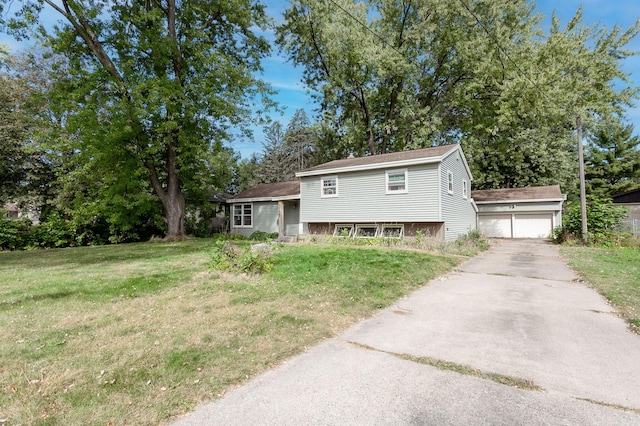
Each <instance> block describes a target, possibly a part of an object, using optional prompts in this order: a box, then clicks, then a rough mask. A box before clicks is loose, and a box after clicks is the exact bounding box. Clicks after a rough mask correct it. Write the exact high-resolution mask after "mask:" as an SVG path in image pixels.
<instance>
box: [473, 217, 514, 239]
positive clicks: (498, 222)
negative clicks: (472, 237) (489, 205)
mask: <svg viewBox="0 0 640 426" xmlns="http://www.w3.org/2000/svg"><path fill="white" fill-rule="evenodd" d="M478 228H480V232H482V233H483V234H485V235H486V236H487V237H491V238H511V215H510V214H490V215H481V216H478Z"/></svg>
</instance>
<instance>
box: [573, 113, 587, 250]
mask: <svg viewBox="0 0 640 426" xmlns="http://www.w3.org/2000/svg"><path fill="white" fill-rule="evenodd" d="M576 128H577V133H578V159H579V161H580V211H581V213H582V243H583V244H587V236H588V229H587V191H586V189H585V182H584V154H583V152H582V119H581V118H580V116H578V117H577V118H576Z"/></svg>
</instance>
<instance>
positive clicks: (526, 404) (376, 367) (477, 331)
mask: <svg viewBox="0 0 640 426" xmlns="http://www.w3.org/2000/svg"><path fill="white" fill-rule="evenodd" d="M575 278H576V277H575V275H574V274H573V273H572V271H571V270H569V268H567V266H566V265H565V263H564V262H563V261H562V259H561V258H560V257H559V255H558V249H557V247H555V246H553V245H551V244H548V243H545V242H542V241H528V240H500V241H495V242H494V244H493V247H492V249H491V250H490V251H488V252H486V253H484V254H483V255H481V256H477V257H475V258H473V259H471V260H470V261H468V262H467V263H465V264H464V265H462V266H461V267H459V268H458V269H457V270H456V271H455V272H452V273H451V274H449V275H447V276H445V277H441V278H440V279H437V280H434V281H432V282H430V283H429V285H427V286H425V287H423V288H422V289H420V290H418V291H416V292H415V293H413V294H411V295H410V296H408V297H406V298H404V299H401V300H399V301H398V302H397V303H395V304H394V305H393V306H391V307H389V308H388V309H386V310H384V311H382V312H380V313H379V314H377V315H376V316H374V317H372V318H370V319H368V320H366V321H363V322H361V323H360V324H358V325H356V326H355V327H353V328H352V329H350V330H349V331H347V332H346V333H344V334H342V335H340V336H339V337H337V338H335V339H331V340H327V341H325V342H323V343H321V344H319V345H317V346H315V347H314V348H312V349H311V350H309V351H308V352H306V353H304V354H302V355H300V356H298V357H295V358H293V359H291V360H289V361H288V362H286V363H284V364H283V365H282V366H280V367H279V368H277V369H274V370H272V371H269V372H267V373H266V374H263V375H261V376H259V377H257V378H256V379H254V380H252V381H250V382H249V383H248V384H246V385H245V386H242V387H240V388H238V389H236V390H234V391H232V392H230V393H228V394H227V395H226V396H225V397H224V398H222V399H221V400H219V401H216V402H213V403H211V404H208V405H205V406H203V407H201V408H200V409H198V410H197V411H196V412H194V413H192V414H190V415H188V416H186V417H183V418H181V419H178V421H177V422H175V425H640V337H639V336H637V335H634V334H632V333H630V332H629V331H628V330H627V327H626V324H625V322H624V321H622V320H621V319H619V318H617V317H616V316H615V313H614V311H613V309H612V308H611V307H610V306H609V305H608V304H607V303H606V301H605V300H604V299H603V298H602V297H601V296H599V295H598V294H597V293H596V292H595V291H593V290H591V289H589V288H588V287H586V286H585V285H584V284H580V283H577V282H575ZM439 361H444V362H447V363H448V364H447V365H449V366H453V368H454V369H457V370H458V371H460V370H461V369H462V367H461V366H469V367H472V368H473V369H474V371H475V373H474V374H476V375H473V374H469V373H465V374H461V373H459V372H455V371H449V370H445V369H440V368H436V367H434V366H432V365H430V364H434V363H437V362H439ZM482 373H494V374H496V375H499V377H503V376H509V377H510V378H512V379H513V380H512V381H511V382H510V384H501V383H498V382H496V381H495V380H491V379H490V378H485V377H487V376H486V375H485V376H481V374H482ZM516 379H521V380H523V381H528V383H529V384H530V386H525V387H524V388H523V387H522V385H520V384H519V383H521V382H519V381H517V380H516ZM522 383H525V382H522ZM517 386H520V387H517ZM532 388H537V389H538V390H534V389H532Z"/></svg>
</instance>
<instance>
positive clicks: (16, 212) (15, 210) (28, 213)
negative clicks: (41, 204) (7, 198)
mask: <svg viewBox="0 0 640 426" xmlns="http://www.w3.org/2000/svg"><path fill="white" fill-rule="evenodd" d="M1 209H2V210H5V211H6V212H7V218H9V219H18V218H27V219H29V220H30V221H31V222H33V223H38V222H40V211H39V209H38V208H37V207H36V206H34V205H30V204H26V205H23V206H22V207H21V206H20V205H19V204H18V203H5V204H4V205H2V206H1Z"/></svg>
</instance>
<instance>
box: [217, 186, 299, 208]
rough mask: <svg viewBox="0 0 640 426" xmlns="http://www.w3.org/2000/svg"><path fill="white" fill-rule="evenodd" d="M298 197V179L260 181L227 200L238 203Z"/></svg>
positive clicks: (295, 198)
mask: <svg viewBox="0 0 640 426" xmlns="http://www.w3.org/2000/svg"><path fill="white" fill-rule="evenodd" d="M297 199H300V181H299V180H290V181H286V182H275V183H261V184H259V185H256V186H254V187H253V188H249V189H245V190H244V191H242V192H240V193H239V194H237V195H234V196H233V197H230V198H229V199H228V200H227V201H228V202H229V203H240V202H249V201H280V200H297Z"/></svg>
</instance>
